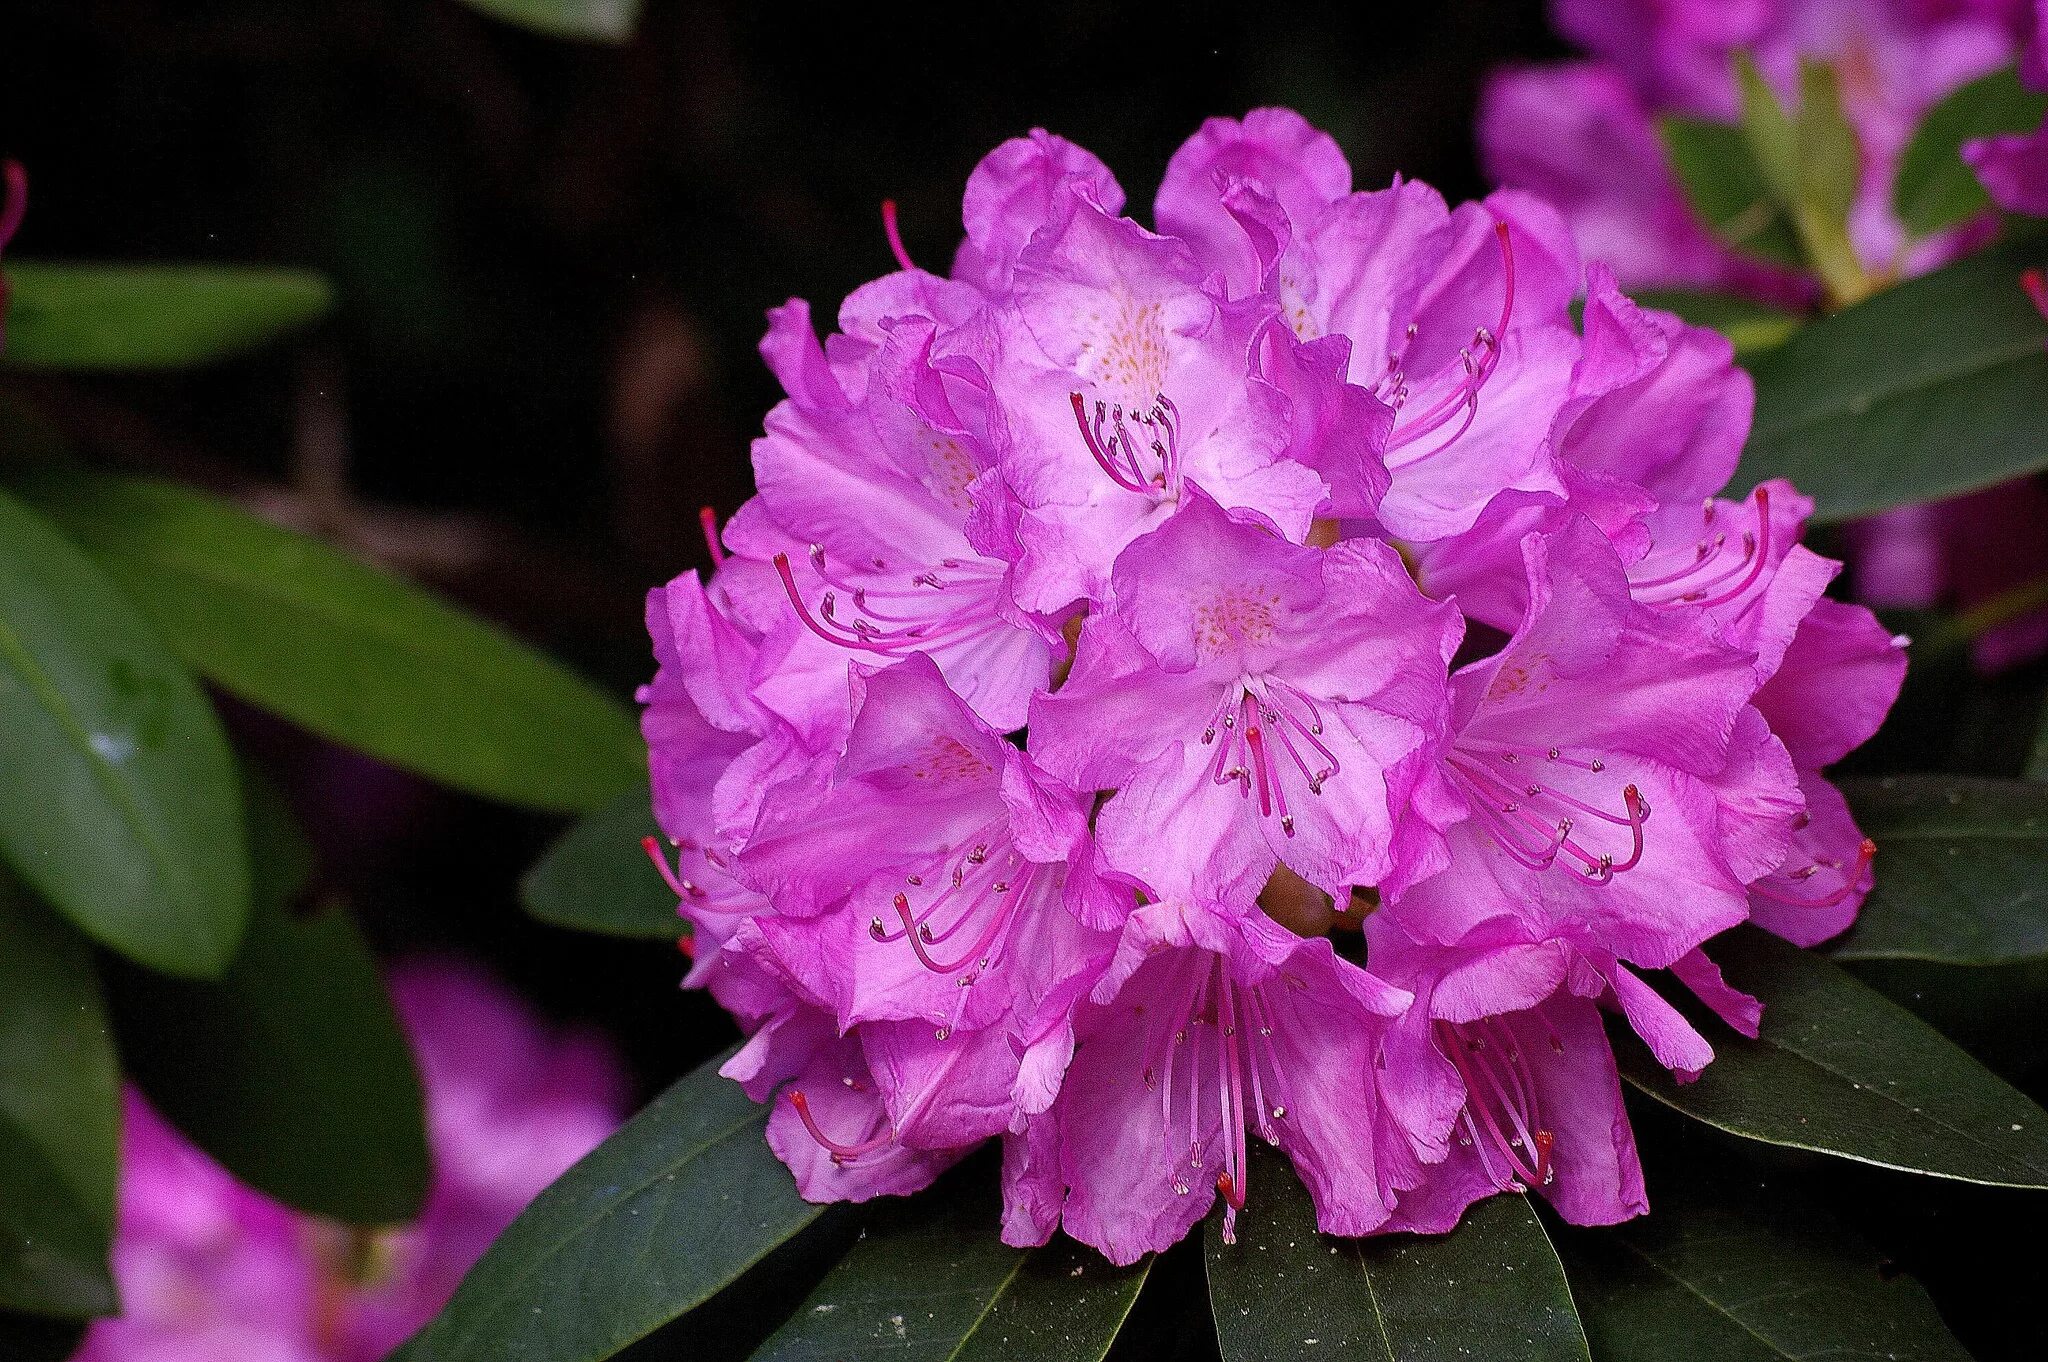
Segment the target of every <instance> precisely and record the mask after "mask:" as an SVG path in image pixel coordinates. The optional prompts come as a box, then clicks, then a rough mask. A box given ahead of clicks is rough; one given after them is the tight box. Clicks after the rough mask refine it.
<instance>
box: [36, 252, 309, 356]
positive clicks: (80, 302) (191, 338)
mask: <svg viewBox="0 0 2048 1362" xmlns="http://www.w3.org/2000/svg"><path fill="white" fill-rule="evenodd" d="M7 283H8V288H9V301H8V306H7V348H6V352H5V360H6V362H7V363H8V364H13V365H19V366H23V367H27V368H37V369H176V368H184V367H186V366H189V365H195V364H208V363H211V362H213V361H215V360H220V359H226V358H228V357H229V356H232V355H235V354H239V353H241V352H242V351H245V350H250V349H253V348H255V347H257V346H259V345H264V344H267V343H269V342H270V341H273V340H276V339H278V338H279V337H281V336H285V335H288V334H290V333H291V332H293V331H296V330H298V329H300V328H301V327H303V326H306V325H308V324H309V323H311V322H314V321H317V320H319V318H321V317H322V316H324V315H325V314H326V312H327V310H328V308H329V307H331V306H332V305H333V301H334V300H333V291H332V290H331V289H329V288H328V286H327V281H326V280H325V279H322V278H321V277H320V276H319V275H317V274H308V273H306V272H305V271H303V270H273V269H252V268H244V267H239V266H234V265H101V264H57V263H52V262H48V261H40V260H38V261H22V260H10V261H8V262H7Z"/></svg>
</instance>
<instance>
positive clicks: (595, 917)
mask: <svg viewBox="0 0 2048 1362" xmlns="http://www.w3.org/2000/svg"><path fill="white" fill-rule="evenodd" d="M648 798H649V796H648V791H647V787H646V786H644V785H643V786H641V787H640V788H639V789H637V790H631V791H628V792H627V793H625V794H622V795H620V796H619V797H618V798H617V799H615V800H613V801H612V802H611V803H609V804H607V805H605V806H604V807H603V808H602V809H599V810H598V811H597V812H596V813H593V814H589V815H587V816H586V817H584V818H582V819H581V820H579V821H578V822H577V823H576V825H575V826H574V827H572V828H570V829H569V831H568V832H566V833H564V834H563V835H562V838H561V840H560V841H558V842H556V843H555V844H554V845H553V846H551V847H549V848H548V851H547V854H546V855H545V856H542V857H541V858H540V860H538V861H536V862H535V863H534V866H533V868H532V869H531V870H529V871H527V872H526V876H525V878H524V879H522V880H520V882H519V901H520V902H521V903H523V904H525V905H526V911H527V912H529V913H532V914H533V915H534V916H535V917H537V918H539V919H540V920H541V921H542V922H552V923H553V924H555V925H556V926H557V927H573V928H575V929H576V930H578V931H584V932H604V933H606V934H607V935H610V936H644V937H651V938H657V939H663V940H674V939H675V938H676V937H678V936H680V935H682V934H683V933H684V932H685V931H686V930H687V924H686V923H684V922H683V921H682V920H681V919H679V918H678V917H677V916H676V896H675V895H674V894H672V893H670V892H669V888H668V886H667V885H665V884H663V883H662V881H661V875H660V874H659V873H658V872H657V871H656V870H655V868H654V867H653V866H652V865H651V864H649V863H648V860H647V853H646V852H645V851H643V850H641V846H640V841H641V839H642V838H644V837H651V836H654V835H656V828H655V825H654V813H653V811H652V809H651V808H650V807H649V804H648Z"/></svg>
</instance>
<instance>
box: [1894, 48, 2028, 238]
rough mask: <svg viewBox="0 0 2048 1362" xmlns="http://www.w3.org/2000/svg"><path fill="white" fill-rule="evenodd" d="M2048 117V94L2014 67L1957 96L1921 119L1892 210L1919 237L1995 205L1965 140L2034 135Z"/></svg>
mask: <svg viewBox="0 0 2048 1362" xmlns="http://www.w3.org/2000/svg"><path fill="white" fill-rule="evenodd" d="M2044 114H2048V95H2044V94H2042V93H2040V92H2039V91H2036V90H2029V89H2028V88H2027V87H2026V86H2024V85H2022V84H2020V78H2019V70H2018V68H2017V67H2013V66H2008V67H2006V68H2005V69H2004V70H2002V71H1994V72H1992V73H1991V74H1990V75H1988V76H1983V77H1980V78H1979V79H1977V80H1973V81H1971V82H1970V83H1969V84H1968V85H1965V86H1963V87H1962V88H1961V89H1959V90H1956V91H1954V92H1953V93H1951V94H1950V95H1949V96H1948V98H1946V99H1944V100H1942V101H1941V102H1940V103H1939V104H1937V105H1935V106H1934V107H1933V108H1932V109H1929V110H1928V111H1927V116H1926V117H1925V118H1923V119H1921V120H1920V126H1919V127H1917V128H1915V129H1914V130H1913V140H1912V141H1910V142H1908V143H1907V144H1906V152H1905V155H1904V156H1902V157H1900V159H1899V172H1898V176H1897V177H1896V178H1895V179H1894V180H1893V181H1892V208H1893V211H1894V212H1896V213H1897V214H1898V215H1899V220H1900V221H1901V222H1903V223H1904V224H1905V225H1906V230H1907V231H1909V232H1911V233H1912V234H1913V235H1914V236H1931V235H1932V234H1934V233H1935V232H1939V231H1944V230H1946V229H1947V228H1950V227H1953V226H1955V225H1956V224H1957V223H1959V222H1963V221H1965V220H1967V219H1969V218H1972V217H1975V216H1976V215H1977V214H1978V213H1981V212H1984V211H1985V210H1986V209H1988V208H1990V207H1991V196H1990V195H1989V194H1986V193H1985V192H1984V186H1983V185H1982V184H1981V183H1979V182H1978V179H1977V174H1976V172H1975V171H1973V170H1971V169H1970V167H1969V166H1968V165H1967V164H1965V163H1964V161H1963V158H1962V155H1961V151H1962V145H1963V143H1965V142H1968V141H1971V140H1972V139H1974V138H1978V137H1993V136H1996V135H1997V134H1999V133H2006V132H2028V131H2031V130H2032V129H2034V128H2036V127H2039V126H2040V124H2041V118H2042V116H2043V115H2044Z"/></svg>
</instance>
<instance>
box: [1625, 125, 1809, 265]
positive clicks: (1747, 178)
mask: <svg viewBox="0 0 2048 1362" xmlns="http://www.w3.org/2000/svg"><path fill="white" fill-rule="evenodd" d="M1657 134H1658V136H1659V137H1660V138H1661V139H1662V140H1663V143H1664V151H1665V155H1666V156H1667V157H1669V158H1670V161H1671V168H1672V171H1673V173H1674V174H1675V175H1676V176H1677V177H1678V183H1679V187H1680V188H1681V189H1683V190H1684V192H1685V199H1686V202H1687V203H1688V204H1690V205H1691V207H1692V210H1693V212H1694V213H1695V214H1697V215H1698V216H1699V218H1700V219H1701V220H1702V221H1703V222H1705V223H1706V224H1707V226H1708V227H1709V228H1710V229H1712V231H1713V233H1714V235H1715V236H1717V237H1719V238H1720V239H1721V240H1722V241H1724V242H1726V243H1727V244H1728V245H1729V246H1731V247H1733V248H1734V249H1736V250H1738V251H1742V252H1744V253H1745V254H1748V255H1753V256H1757V257H1759V258H1761V259H1764V260H1769V261H1772V262H1773V263H1775V264H1779V265H1786V266H1790V267H1792V268H1798V267H1800V266H1801V265H1803V264H1804V263H1805V262H1804V260H1803V258H1802V257H1801V256H1800V253H1799V238H1798V236H1797V235H1796V234H1795V233H1794V232H1793V230H1792V222H1791V219H1790V218H1789V217H1787V216H1786V214H1785V211H1784V209H1783V208H1782V207H1781V206H1780V204H1779V202H1778V200H1777V198H1776V197H1775V196H1774V195H1773V194H1772V192H1771V187H1770V184H1769V183H1768V182H1767V181H1766V180H1765V178H1764V174H1763V171H1762V170H1761V169H1760V168H1759V167H1758V165H1757V162H1756V157H1755V155H1754V154H1753V153H1752V152H1751V151H1750V148H1749V143H1748V141H1747V140H1746V139H1745V138H1744V136H1743V132H1742V129H1741V128H1738V127H1736V126H1734V125H1733V124H1728V123H1708V122H1704V121H1701V120H1698V119H1689V118H1661V119H1659V120H1658V121H1657Z"/></svg>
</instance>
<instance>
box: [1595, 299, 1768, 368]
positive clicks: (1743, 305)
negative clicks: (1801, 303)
mask: <svg viewBox="0 0 2048 1362" xmlns="http://www.w3.org/2000/svg"><path fill="white" fill-rule="evenodd" d="M1633 296H1634V298H1635V300H1636V301H1637V302H1638V303H1641V304H1642V305H1643V306H1644V307H1655V308H1662V309H1663V310H1664V311H1666V312H1675V313H1677V314H1678V315H1679V316H1680V317H1682V318H1684V319H1685V320H1686V321H1688V322H1691V323H1692V324H1693V325H1694V326H1705V327H1711V328H1712V329H1714V330H1716V331H1718V332H1720V333H1721V334H1722V335H1724V336H1726V337H1727V338H1728V339H1729V341H1730V342H1731V343H1732V344H1733V345H1734V346H1735V353H1736V355H1737V356H1739V357H1743V358H1747V357H1749V356H1752V355H1757V354H1761V353H1762V352H1763V351H1765V350H1768V349H1770V348H1771V347H1772V346H1774V345H1782V344H1784V343H1785V341H1786V340H1787V339H1789V338H1790V337H1791V335H1792V333H1793V332H1794V331H1797V330H1798V329H1799V328H1800V326H1801V325H1802V324H1804V322H1805V318H1803V317H1800V316H1799V315H1797V314H1796V313H1791V312H1786V311H1784V310H1782V309H1780V308H1775V307H1772V306H1770V305H1769V304H1766V303H1759V302H1757V301H1755V300H1754V299H1751V298H1743V297H1740V296H1738V295H1736V294H1733V293H1685V292H1678V291H1669V290H1664V291H1660V290H1651V291H1649V292H1646V293H1637V294H1634V295H1633Z"/></svg>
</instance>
